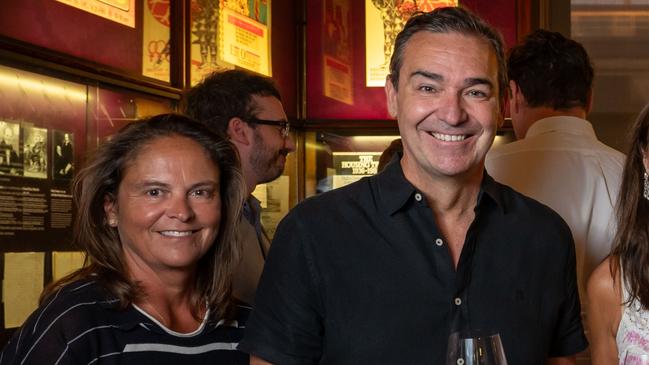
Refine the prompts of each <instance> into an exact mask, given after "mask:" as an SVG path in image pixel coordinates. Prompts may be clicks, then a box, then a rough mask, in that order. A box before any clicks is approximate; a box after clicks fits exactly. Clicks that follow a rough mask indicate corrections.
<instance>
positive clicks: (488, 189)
mask: <svg viewBox="0 0 649 365" xmlns="http://www.w3.org/2000/svg"><path fill="white" fill-rule="evenodd" d="M401 157H402V154H401V153H398V154H395V156H394V157H393V158H392V160H391V161H390V163H389V164H388V165H386V167H385V169H384V170H383V171H382V172H381V173H379V174H378V175H376V176H375V179H376V184H377V189H378V197H379V204H380V206H381V208H382V209H383V210H384V211H385V213H387V214H389V215H392V214H394V213H396V212H397V211H398V210H400V209H401V208H403V207H404V206H405V205H406V203H408V201H409V200H410V199H411V198H412V197H413V196H414V194H415V193H416V192H417V189H415V187H414V186H413V185H412V184H411V183H410V182H409V181H408V180H406V177H405V175H404V174H403V170H402V169H401V163H400V162H399V160H401ZM395 160H397V161H395ZM502 189H503V187H502V186H501V185H500V184H498V183H497V182H496V181H495V180H494V179H493V178H492V177H491V176H489V174H488V173H487V171H486V170H485V171H484V174H483V178H482V183H481V184H480V193H479V194H478V203H477V205H476V206H477V207H480V206H482V205H483V204H484V203H485V202H486V200H485V197H488V199H487V200H490V201H493V202H494V203H496V205H497V206H498V207H499V208H500V209H501V211H502V212H505V211H506V209H505V205H504V199H503V192H502Z"/></svg>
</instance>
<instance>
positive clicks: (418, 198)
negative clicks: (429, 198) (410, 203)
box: [415, 193, 421, 202]
mask: <svg viewBox="0 0 649 365" xmlns="http://www.w3.org/2000/svg"><path fill="white" fill-rule="evenodd" d="M415 200H416V201H418V202H420V201H421V194H419V193H417V194H415Z"/></svg>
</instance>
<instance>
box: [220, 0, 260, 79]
mask: <svg viewBox="0 0 649 365" xmlns="http://www.w3.org/2000/svg"><path fill="white" fill-rule="evenodd" d="M220 4H221V6H220V9H219V10H220V14H219V15H218V24H219V43H218V52H219V54H220V58H221V59H222V60H223V61H225V62H227V63H231V64H234V65H237V66H239V67H243V68H245V69H248V70H250V71H254V72H257V73H259V74H262V75H266V76H271V54H270V21H271V19H270V0H221V3H220Z"/></svg>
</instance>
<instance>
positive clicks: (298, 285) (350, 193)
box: [239, 163, 587, 365]
mask: <svg viewBox="0 0 649 365" xmlns="http://www.w3.org/2000/svg"><path fill="white" fill-rule="evenodd" d="M475 213H476V214H475V220H474V221H473V223H472V224H471V226H470V228H469V230H468V232H467V235H466V239H465V242H464V247H463V249H462V253H461V256H460V261H459V263H458V267H457V270H456V268H455V267H454V265H453V261H452V258H451V255H450V253H449V250H448V247H447V244H446V242H445V241H444V237H443V236H442V234H441V233H440V231H439V229H438V228H437V225H436V223H435V219H434V217H433V213H432V211H431V209H430V208H429V207H428V206H427V204H426V199H425V198H424V197H423V195H422V194H420V193H419V192H418V191H417V190H416V189H415V188H414V187H413V186H412V185H411V184H410V183H409V182H408V181H407V180H406V179H405V177H404V175H403V172H402V170H401V166H400V164H399V163H391V164H390V165H389V166H388V167H387V168H386V170H385V171H384V172H383V173H381V174H379V175H377V176H374V177H370V178H366V179H363V180H361V181H359V182H357V183H354V184H352V185H348V186H347V187H344V188H340V189H336V190H334V191H331V192H329V193H325V194H322V195H319V196H316V197H313V198H310V199H307V200H306V201H304V202H303V203H301V204H300V205H298V206H297V207H296V208H295V209H293V210H292V211H291V212H290V213H289V215H288V216H287V217H286V218H285V219H284V220H283V221H282V222H281V224H280V226H279V228H278V230H277V233H276V235H275V240H274V241H273V245H272V246H271V247H272V248H271V250H270V254H269V257H268V260H267V262H266V267H265V270H264V273H263V274H262V278H261V281H260V285H259V288H258V291H257V296H256V299H255V305H254V309H253V313H252V316H251V318H250V320H249V322H248V324H247V329H246V332H245V334H244V340H243V341H242V343H241V344H240V345H239V348H240V349H242V350H244V351H246V352H249V353H252V354H255V355H257V356H259V357H261V358H263V359H266V360H267V361H270V362H271V363H275V364H318V363H319V364H443V363H445V356H446V347H447V341H448V336H449V334H450V333H452V332H454V331H456V330H460V329H481V330H485V331H492V332H497V333H499V334H500V336H501V339H502V342H503V346H504V350H505V354H506V356H507V360H508V361H509V364H510V365H516V364H521V365H533V364H539V365H541V364H543V363H544V360H545V359H546V358H548V357H558V356H568V355H572V354H576V353H578V352H580V351H582V350H584V349H585V348H586V347H587V341H586V339H585V337H584V334H583V328H582V324H581V319H580V306H579V296H578V293H577V287H576V279H575V252H574V244H573V241H572V236H571V234H570V230H569V228H568V227H567V225H566V224H565V223H564V222H563V220H562V219H561V218H560V217H559V215H557V214H556V213H555V212H553V211H552V210H550V209H549V208H547V207H545V206H543V205H542V204H540V203H538V202H536V201H534V200H532V199H529V198H527V197H525V196H523V195H521V194H519V193H516V192H515V191H513V190H512V189H510V188H509V187H506V186H504V185H501V184H498V183H497V182H495V181H494V180H493V179H492V178H491V177H489V176H488V175H487V174H486V173H485V177H484V179H483V183H482V186H481V191H480V194H479V196H478V199H477V204H476V207H475Z"/></svg>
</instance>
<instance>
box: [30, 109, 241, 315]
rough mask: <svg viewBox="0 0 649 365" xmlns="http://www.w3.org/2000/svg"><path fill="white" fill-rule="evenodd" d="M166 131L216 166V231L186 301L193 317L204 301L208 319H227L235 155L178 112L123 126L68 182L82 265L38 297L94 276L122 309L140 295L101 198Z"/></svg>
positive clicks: (233, 250) (233, 252) (233, 253)
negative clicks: (83, 256)
mask: <svg viewBox="0 0 649 365" xmlns="http://www.w3.org/2000/svg"><path fill="white" fill-rule="evenodd" d="M168 136H181V137H185V138H189V139H191V140H193V141H195V142H196V143H198V144H199V145H200V146H202V147H203V149H204V150H205V151H206V153H207V155H208V156H209V158H210V159H211V160H212V162H213V163H214V164H215V165H216V166H217V167H218V169H219V179H220V192H219V193H220V195H221V202H222V204H221V222H220V227H219V232H218V235H217V237H216V241H215V242H214V244H213V245H212V246H211V247H210V249H209V250H208V251H207V252H206V253H205V254H204V255H203V257H201V259H200V260H199V261H198V264H197V272H196V281H195V286H194V288H193V296H192V299H191V300H192V308H194V310H195V313H194V315H195V316H196V317H198V315H199V313H198V312H199V309H200V308H201V307H202V306H203V305H204V304H205V302H206V301H207V305H208V308H209V309H210V311H211V312H212V313H214V314H215V315H216V316H215V317H213V318H216V319H230V318H232V315H233V301H232V299H231V293H232V272H233V268H234V265H235V264H236V262H238V259H239V255H240V248H238V246H237V244H236V240H235V230H236V224H237V222H238V217H239V214H240V209H241V207H242V204H243V199H244V191H243V189H244V183H243V178H242V175H241V170H240V164H239V158H238V155H237V152H236V149H235V148H234V147H233V146H232V144H231V143H230V142H229V141H228V140H226V139H225V138H223V137H220V136H218V135H216V134H215V133H213V132H212V131H210V130H209V129H208V128H207V127H205V126H204V125H202V124H200V123H199V122H196V121H194V120H193V119H191V118H188V117H185V116H182V115H179V114H163V115H158V116H155V117H152V118H150V119H145V120H142V121H139V122H135V123H131V124H129V125H127V126H125V127H124V128H123V129H122V130H120V131H119V132H118V133H117V134H116V135H114V136H113V137H112V138H111V139H110V141H108V142H106V143H105V144H103V145H101V146H100V147H99V149H98V150H97V153H96V155H95V157H94V158H93V159H92V160H91V161H90V162H89V164H88V165H87V166H86V167H85V168H83V169H82V170H80V171H79V173H78V175H77V176H76V177H75V179H74V183H73V191H74V201H75V204H76V207H77V215H76V219H75V225H74V239H73V242H74V244H76V245H77V247H82V248H83V249H84V250H85V251H86V263H87V266H86V267H84V268H82V269H80V270H78V271H76V272H74V273H72V274H70V275H68V276H66V277H64V278H62V279H61V280H59V281H57V282H55V283H53V284H51V285H50V286H48V288H46V290H45V291H44V292H43V295H42V296H41V302H43V301H44V300H45V299H47V298H48V297H49V296H50V295H51V294H52V293H53V292H54V291H56V289H58V288H60V287H62V286H63V285H65V284H67V283H70V282H72V281H75V280H79V279H87V278H90V279H93V280H96V281H97V282H99V283H100V284H101V285H102V286H103V287H104V288H105V289H106V291H107V292H108V293H110V294H111V295H113V296H114V297H115V298H117V299H119V303H120V306H121V307H122V308H125V307H126V306H128V305H129V304H130V303H132V302H133V301H135V300H137V299H138V298H140V297H141V296H142V295H145V293H143V292H142V290H141V288H140V287H139V286H138V283H136V282H133V281H132V280H130V278H129V276H128V270H127V267H126V264H125V261H124V258H123V254H122V244H121V242H120V240H119V235H118V232H117V229H116V228H114V227H111V226H109V225H108V222H107V219H106V214H105V211H104V202H105V200H106V199H108V200H114V199H116V197H117V190H118V189H119V185H120V182H121V181H122V178H123V175H124V172H125V169H126V168H127V167H128V165H129V164H130V163H131V162H132V161H134V160H135V159H136V158H137V156H138V154H139V153H140V151H141V150H142V148H143V147H144V146H146V145H148V144H150V143H151V142H152V141H154V140H156V139H158V138H161V137H168ZM179 153H182V151H179Z"/></svg>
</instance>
